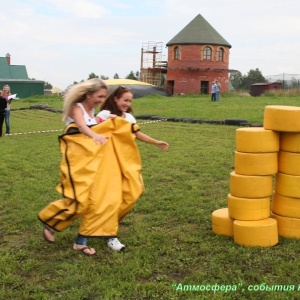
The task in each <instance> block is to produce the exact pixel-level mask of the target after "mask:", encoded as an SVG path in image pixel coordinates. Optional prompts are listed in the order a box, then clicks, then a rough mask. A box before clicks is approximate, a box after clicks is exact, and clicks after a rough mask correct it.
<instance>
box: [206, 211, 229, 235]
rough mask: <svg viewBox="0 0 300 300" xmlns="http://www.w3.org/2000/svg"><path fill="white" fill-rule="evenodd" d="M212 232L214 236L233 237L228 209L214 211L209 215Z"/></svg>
mask: <svg viewBox="0 0 300 300" xmlns="http://www.w3.org/2000/svg"><path fill="white" fill-rule="evenodd" d="M211 221H212V230H213V232H214V233H215V234H218V235H226V236H230V237H232V236H233V221H234V220H233V219H232V218H230V217H229V214H228V208H220V209H217V210H215V211H214V212H213V213H212V215H211Z"/></svg>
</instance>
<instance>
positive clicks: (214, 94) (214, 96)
mask: <svg viewBox="0 0 300 300" xmlns="http://www.w3.org/2000/svg"><path fill="white" fill-rule="evenodd" d="M211 101H216V93H211Z"/></svg>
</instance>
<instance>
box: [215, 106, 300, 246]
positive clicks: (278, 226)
mask: <svg viewBox="0 0 300 300" xmlns="http://www.w3.org/2000/svg"><path fill="white" fill-rule="evenodd" d="M274 175H275V191H273V190H274V185H273V182H274ZM272 195H273V197H272ZM271 198H273V199H272V212H271ZM227 203H228V207H227V208H222V209H219V210H216V211H214V212H213V214H212V229H213V232H214V233H216V234H221V235H227V236H232V237H233V238H234V241H235V242H236V243H237V244H240V245H243V246H261V247H269V246H274V245H276V244H277V243H278V234H279V235H282V236H285V237H299V238H300V108H299V107H291V106H272V105H271V106H267V107H266V108H265V113H264V127H263V128H262V127H247V128H239V129H237V130H236V151H235V171H234V172H231V173H230V193H229V194H228V196H227Z"/></svg>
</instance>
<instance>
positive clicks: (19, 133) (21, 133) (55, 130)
mask: <svg viewBox="0 0 300 300" xmlns="http://www.w3.org/2000/svg"><path fill="white" fill-rule="evenodd" d="M166 120H167V119H161V120H155V121H149V122H143V123H137V125H145V124H151V123H157V122H161V121H166ZM58 131H61V132H63V129H52V130H37V131H28V132H16V133H10V134H5V136H14V135H25V134H36V133H49V132H58Z"/></svg>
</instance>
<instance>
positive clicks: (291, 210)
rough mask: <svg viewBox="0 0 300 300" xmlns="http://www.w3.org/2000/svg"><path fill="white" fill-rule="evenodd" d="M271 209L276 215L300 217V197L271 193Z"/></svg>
mask: <svg viewBox="0 0 300 300" xmlns="http://www.w3.org/2000/svg"><path fill="white" fill-rule="evenodd" d="M271 210H272V212H273V213H275V214H276V215H279V216H282V217H289V218H298V219H300V198H291V197H287V196H283V195H280V194H277V193H274V194H273V197H272V204H271Z"/></svg>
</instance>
